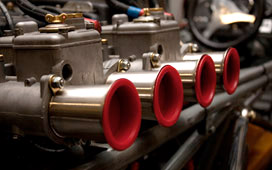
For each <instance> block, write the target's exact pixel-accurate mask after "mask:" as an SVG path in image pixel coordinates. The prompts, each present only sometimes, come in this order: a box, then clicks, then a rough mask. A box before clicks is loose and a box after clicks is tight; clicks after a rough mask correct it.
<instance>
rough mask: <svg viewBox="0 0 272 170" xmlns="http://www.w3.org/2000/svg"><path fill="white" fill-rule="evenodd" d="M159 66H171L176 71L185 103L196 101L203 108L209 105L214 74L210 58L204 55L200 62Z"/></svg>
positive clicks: (193, 61) (180, 62)
mask: <svg viewBox="0 0 272 170" xmlns="http://www.w3.org/2000/svg"><path fill="white" fill-rule="evenodd" d="M161 65H162V66H164V65H171V66H173V67H174V68H175V69H177V70H178V72H179V75H180V78H181V80H182V82H183V88H184V100H185V101H191V102H195V101H197V102H198V103H199V104H200V105H201V106H203V107H207V106H209V105H210V104H211V102H212V100H213V97H214V95H215V88H216V73H215V67H214V62H213V61H212V59H211V57H210V56H208V55H204V56H203V57H202V58H201V59H200V60H191V61H173V62H171V61H169V62H163V63H162V64H161Z"/></svg>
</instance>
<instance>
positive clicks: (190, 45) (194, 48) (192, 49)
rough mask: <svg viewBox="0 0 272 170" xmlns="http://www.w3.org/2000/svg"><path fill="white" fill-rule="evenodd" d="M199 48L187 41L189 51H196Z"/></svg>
mask: <svg viewBox="0 0 272 170" xmlns="http://www.w3.org/2000/svg"><path fill="white" fill-rule="evenodd" d="M198 50H199V47H198V45H197V44H193V43H189V52H191V53H193V52H197V51H198Z"/></svg>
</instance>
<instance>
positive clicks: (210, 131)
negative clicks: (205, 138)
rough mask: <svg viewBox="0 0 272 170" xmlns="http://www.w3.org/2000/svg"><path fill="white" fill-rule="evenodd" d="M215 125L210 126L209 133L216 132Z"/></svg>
mask: <svg viewBox="0 0 272 170" xmlns="http://www.w3.org/2000/svg"><path fill="white" fill-rule="evenodd" d="M215 129H216V128H215V126H211V127H210V128H209V131H208V133H209V134H211V133H214V132H215Z"/></svg>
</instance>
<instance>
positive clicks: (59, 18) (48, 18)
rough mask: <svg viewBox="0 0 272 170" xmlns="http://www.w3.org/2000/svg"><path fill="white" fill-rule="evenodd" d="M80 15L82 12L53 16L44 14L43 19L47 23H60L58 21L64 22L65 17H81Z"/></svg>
mask: <svg viewBox="0 0 272 170" xmlns="http://www.w3.org/2000/svg"><path fill="white" fill-rule="evenodd" d="M82 17H83V14H82V13H71V14H66V13H62V14H60V15H55V16H54V15H52V14H46V15H45V20H46V21H47V22H48V23H53V24H60V23H64V22H65V21H66V19H68V18H82Z"/></svg>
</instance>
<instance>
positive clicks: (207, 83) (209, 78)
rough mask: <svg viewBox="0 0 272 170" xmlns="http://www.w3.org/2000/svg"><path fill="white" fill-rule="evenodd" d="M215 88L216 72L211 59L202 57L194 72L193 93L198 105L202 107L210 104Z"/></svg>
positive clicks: (206, 56) (205, 56)
mask: <svg viewBox="0 0 272 170" xmlns="http://www.w3.org/2000/svg"><path fill="white" fill-rule="evenodd" d="M215 88H216V72H215V66H214V62H213V60H212V58H211V57H210V56H209V55H203V56H202V57H201V59H200V61H199V64H198V66H197V70H196V80H195V92H196V98H197V101H198V103H199V104H200V105H201V106H202V107H207V106H209V105H210V104H211V102H212V100H213V97H214V94H215Z"/></svg>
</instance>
